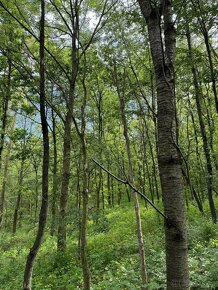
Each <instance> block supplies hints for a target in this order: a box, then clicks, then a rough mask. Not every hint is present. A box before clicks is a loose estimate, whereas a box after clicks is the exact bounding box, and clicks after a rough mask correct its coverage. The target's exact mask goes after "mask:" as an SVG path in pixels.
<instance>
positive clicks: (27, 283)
mask: <svg viewBox="0 0 218 290" xmlns="http://www.w3.org/2000/svg"><path fill="white" fill-rule="evenodd" d="M44 27H45V1H44V0H41V20H40V117H41V128H42V135H43V164H42V203H41V209H40V214H39V225H38V231H37V235H36V238H35V241H34V244H33V246H32V248H31V249H30V251H29V254H28V256H27V261H26V267H25V272H24V280H23V290H31V289H32V273H33V266H34V261H35V258H36V255H37V253H38V251H39V248H40V246H41V243H42V239H43V235H44V231H45V226H46V220H47V209H48V171H49V136H48V124H47V120H46V110H45V101H46V98H45V63H44V43H45V32H44Z"/></svg>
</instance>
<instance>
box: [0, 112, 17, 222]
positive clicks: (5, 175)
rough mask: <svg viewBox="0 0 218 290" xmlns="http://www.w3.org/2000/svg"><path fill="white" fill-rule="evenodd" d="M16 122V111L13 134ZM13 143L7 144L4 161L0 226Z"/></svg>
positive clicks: (0, 197) (0, 195)
mask: <svg viewBox="0 0 218 290" xmlns="http://www.w3.org/2000/svg"><path fill="white" fill-rule="evenodd" d="M15 122H16V113H15V114H14V117H13V121H12V125H11V134H13V131H14V125H15ZM11 145H12V140H11V139H10V141H9V143H8V146H7V153H6V157H5V163H4V174H3V181H2V188H1V193H0V228H1V226H2V221H3V215H4V204H5V192H6V185H7V178H8V165H9V160H10V153H11Z"/></svg>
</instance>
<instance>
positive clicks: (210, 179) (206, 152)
mask: <svg viewBox="0 0 218 290" xmlns="http://www.w3.org/2000/svg"><path fill="white" fill-rule="evenodd" d="M186 35H187V42H188V49H189V58H190V63H191V69H192V74H193V85H194V88H195V100H196V105H197V112H198V119H199V124H200V130H201V137H202V141H203V148H204V155H205V159H206V166H207V177H206V182H207V193H208V200H209V205H210V212H211V217H212V220H213V222H214V223H216V222H217V215H216V209H215V205H214V200H213V167H212V162H211V156H210V149H209V145H208V139H207V134H206V129H205V124H204V120H203V115H202V109H201V103H200V97H201V96H202V93H201V89H200V87H199V84H198V78H197V71H196V68H195V65H194V58H193V53H192V42H191V35H190V31H189V26H188V24H187V33H186Z"/></svg>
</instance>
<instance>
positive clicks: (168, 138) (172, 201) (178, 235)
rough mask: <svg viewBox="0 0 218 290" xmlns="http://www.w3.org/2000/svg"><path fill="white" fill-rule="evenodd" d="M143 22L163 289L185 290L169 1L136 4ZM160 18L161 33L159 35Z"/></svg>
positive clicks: (173, 35)
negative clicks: (153, 100)
mask: <svg viewBox="0 0 218 290" xmlns="http://www.w3.org/2000/svg"><path fill="white" fill-rule="evenodd" d="M138 3H139V5H140V8H141V11H142V14H143V16H144V18H145V20H146V22H147V26H148V34H149V42H150V47H151V53H152V60H153V64H154V69H155V76H156V82H157V109H158V115H157V122H158V164H159V172H160V180H161V188H162V194H163V203H164V211H165V215H166V216H167V221H166V222H165V246H166V268H167V289H168V290H188V289H189V275H188V247H187V237H186V225H185V205H184V196H183V182H182V158H181V156H180V151H179V150H178V145H177V126H176V107H175V94H174V86H175V80H174V59H175V46H176V33H175V28H174V23H173V20H172V7H171V1H170V0H163V1H161V5H160V6H159V7H155V6H154V4H153V2H152V1H150V0H138ZM161 16H163V22H164V31H163V34H162V31H161V19H162V18H161Z"/></svg>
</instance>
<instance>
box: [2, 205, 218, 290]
mask: <svg viewBox="0 0 218 290" xmlns="http://www.w3.org/2000/svg"><path fill="white" fill-rule="evenodd" d="M216 202H217V200H216ZM141 214H142V224H143V233H144V240H145V258H146V263H147V271H148V279H149V284H148V289H149V290H158V289H166V277H165V254H164V231H163V220H162V218H161V217H160V216H158V215H157V213H156V212H155V211H154V210H153V209H151V208H148V209H146V208H142V211H141ZM187 215H188V239H189V268H190V280H191V287H192V289H199V290H200V289H202V290H203V289H216V290H217V289H218V278H217V277H218V227H217V225H214V224H212V222H211V220H210V218H209V209H208V205H205V215H204V216H202V215H201V214H200V213H199V211H198V210H197V209H196V207H194V206H193V205H190V206H189V209H188V213H187ZM72 228H75V225H72V224H71V225H70V226H69V229H68V230H69V235H68V241H67V252H66V253H65V255H62V256H61V255H58V254H57V253H56V237H51V236H50V235H49V231H48V232H46V235H45V238H44V242H43V245H42V247H41V249H40V252H39V255H38V257H37V259H36V263H35V267H34V275H33V290H46V289H50V290H51V289H52V290H58V289H60V290H76V289H82V270H81V262H80V260H79V259H78V256H79V254H78V245H77V237H78V233H77V232H76V231H75V230H72ZM35 230H36V228H33V229H31V230H29V229H25V230H24V228H23V229H20V230H19V231H18V232H17V234H16V236H12V235H11V234H10V233H0V239H1V243H0V268H1V271H0V289H1V290H19V289H22V279H23V272H24V266H25V259H26V256H27V254H28V249H29V248H30V247H31V245H32V242H33V239H34V235H35ZM88 255H89V264H90V271H91V287H92V288H91V289H92V290H136V289H140V279H139V276H140V269H139V257H138V249H137V232H136V223H135V214H134V209H133V207H132V206H130V205H125V206H123V207H122V208H121V207H115V208H113V209H110V210H107V211H105V212H104V214H103V213H101V215H100V216H99V217H98V223H97V224H96V219H93V217H90V219H89V222H88Z"/></svg>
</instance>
